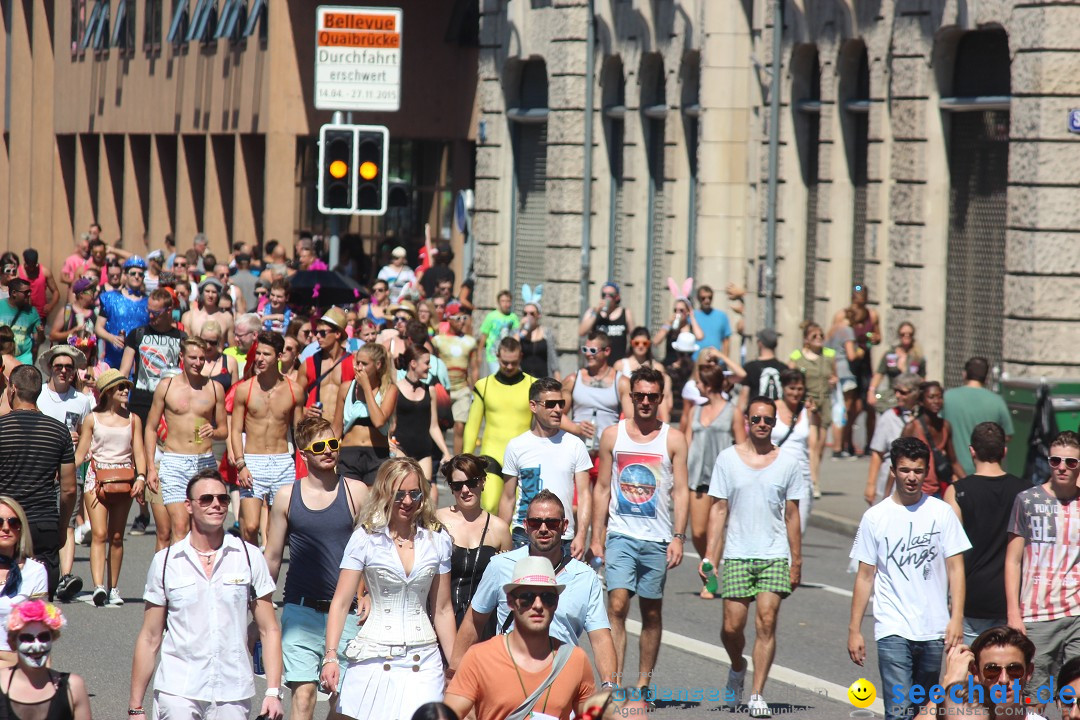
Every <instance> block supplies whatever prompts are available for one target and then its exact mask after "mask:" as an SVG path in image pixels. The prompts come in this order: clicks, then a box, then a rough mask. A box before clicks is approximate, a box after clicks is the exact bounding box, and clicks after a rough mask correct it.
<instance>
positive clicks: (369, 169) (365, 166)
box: [360, 161, 379, 180]
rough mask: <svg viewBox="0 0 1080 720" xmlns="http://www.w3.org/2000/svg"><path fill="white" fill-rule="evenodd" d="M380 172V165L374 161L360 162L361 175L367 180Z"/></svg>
mask: <svg viewBox="0 0 1080 720" xmlns="http://www.w3.org/2000/svg"><path fill="white" fill-rule="evenodd" d="M378 174H379V166H378V165H376V164H375V163H373V162H370V161H368V162H364V163H360V177H362V178H364V179H365V180H371V179H372V178H374V177H375V176H376V175H378Z"/></svg>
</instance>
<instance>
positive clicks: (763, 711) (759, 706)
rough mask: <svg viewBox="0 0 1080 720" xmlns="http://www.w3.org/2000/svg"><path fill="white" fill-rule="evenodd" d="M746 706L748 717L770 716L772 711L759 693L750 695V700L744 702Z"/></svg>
mask: <svg viewBox="0 0 1080 720" xmlns="http://www.w3.org/2000/svg"><path fill="white" fill-rule="evenodd" d="M746 707H747V709H748V710H749V711H750V717H755V718H767V717H772V712H770V711H769V704H768V703H767V702H765V698H763V697H761V696H760V695H751V696H750V702H748V703H747V704H746Z"/></svg>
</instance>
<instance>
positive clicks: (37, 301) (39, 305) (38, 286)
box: [19, 265, 46, 320]
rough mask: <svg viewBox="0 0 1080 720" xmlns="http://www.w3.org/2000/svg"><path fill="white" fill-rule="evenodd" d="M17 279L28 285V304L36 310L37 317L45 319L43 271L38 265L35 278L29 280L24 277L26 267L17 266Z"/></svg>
mask: <svg viewBox="0 0 1080 720" xmlns="http://www.w3.org/2000/svg"><path fill="white" fill-rule="evenodd" d="M19 277H20V278H22V279H23V280H25V281H26V282H28V283H30V304H31V305H33V306H34V308H36V309H37V311H38V315H40V316H41V319H42V320H44V319H45V301H46V297H45V270H44V268H42V267H41V266H40V265H39V266H38V274H37V277H36V278H33V279H30V278H28V277H27V276H26V267H25V266H23V265H20V266H19Z"/></svg>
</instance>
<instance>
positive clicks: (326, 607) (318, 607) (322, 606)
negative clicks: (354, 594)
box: [296, 597, 356, 613]
mask: <svg viewBox="0 0 1080 720" xmlns="http://www.w3.org/2000/svg"><path fill="white" fill-rule="evenodd" d="M331 602H332V601H331V600H316V599H314V598H306V597H302V598H300V600H299V601H298V602H297V603H296V604H297V605H302V606H304V607H306V608H311V609H312V610H314V611H316V612H321V613H328V612H330V603H331ZM349 612H350V613H354V612H356V600H353V601H352V605H350V606H349Z"/></svg>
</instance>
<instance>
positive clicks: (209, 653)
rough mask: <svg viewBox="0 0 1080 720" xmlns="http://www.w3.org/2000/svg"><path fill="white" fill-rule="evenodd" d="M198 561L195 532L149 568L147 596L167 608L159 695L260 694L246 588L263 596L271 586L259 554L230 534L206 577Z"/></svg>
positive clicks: (213, 697)
mask: <svg viewBox="0 0 1080 720" xmlns="http://www.w3.org/2000/svg"><path fill="white" fill-rule="evenodd" d="M245 546H246V547H245ZM245 550H246V551H247V557H246V558H245V557H244V552H245ZM166 552H168V562H167V563H166V565H165V568H164V569H165V573H164V580H165V582H164V587H163V586H162V564H163V563H165V562H166V561H165V554H166ZM249 560H250V566H249V564H248V563H249ZM200 564H201V563H200V562H199V556H198V555H197V554H196V552H195V550H194V549H193V548H192V547H191V536H190V535H188V536H187V537H185V538H184V539H183V540H181V541H180V542H178V543H176V544H175V545H173V546H172V547H171V548H167V549H166V550H161V551H159V552H158V553H157V554H156V555H155V556H154V560H153V562H151V563H150V570H149V571H148V572H147V575H146V591H145V592H144V593H143V599H144V600H146V602H149V603H153V604H154V605H160V606H165V605H167V606H168V615H167V620H166V622H167V626H166V627H167V632H166V633H165V636H164V638H163V639H162V643H161V662H160V663H159V664H158V669H157V674H156V675H155V676H154V690H155V691H161V692H164V693H168V694H170V695H176V696H179V697H182V698H186V699H188V700H199V701H202V702H235V701H238V700H246V699H248V698H250V697H252V696H254V695H255V681H254V675H253V671H252V667H251V658H250V656H249V655H248V650H247V638H248V635H247V627H248V600H249V595H248V584H249V583H250V584H252V585H253V586H254V587H255V593H256V595H257V596H258V597H264V596H266V595H269V594H270V593H272V592H273V591H274V582H273V580H271V579H270V571H269V569H268V568H267V567H266V560H264V559H263V555H262V553H261V552H259V549H258V548H257V547H255V546H254V545H249V544H247V543H245V542H244V541H242V540H240V539H239V538H236V537H233V536H232V535H228V534H226V535H225V542H224V544H223V545H222V547H221V550H219V551H218V554H217V557H216V558H215V563H214V570H213V573H212V574H211V576H210V577H209V578H207V577H206V573H205V572H204V571H203V569H202V568H201V567H200ZM249 567H250V569H249ZM166 601H167V602H166Z"/></svg>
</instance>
